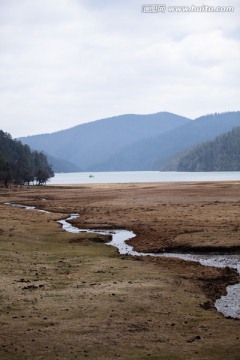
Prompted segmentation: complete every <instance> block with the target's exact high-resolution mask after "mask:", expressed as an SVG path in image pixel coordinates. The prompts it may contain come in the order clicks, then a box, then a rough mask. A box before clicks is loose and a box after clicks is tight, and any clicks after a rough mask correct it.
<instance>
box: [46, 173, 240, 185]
mask: <svg viewBox="0 0 240 360" xmlns="http://www.w3.org/2000/svg"><path fill="white" fill-rule="evenodd" d="M178 181H180V182H184V181H187V182H188V181H240V171H233V172H230V171H223V172H175V171H170V172H167V171H166V172H165V171H164V172H161V171H119V172H79V173H56V174H55V177H54V178H51V179H50V181H49V182H48V184H52V185H57V184H59V185H65V184H97V183H100V184H110V183H137V182H138V183H141V182H178Z"/></svg>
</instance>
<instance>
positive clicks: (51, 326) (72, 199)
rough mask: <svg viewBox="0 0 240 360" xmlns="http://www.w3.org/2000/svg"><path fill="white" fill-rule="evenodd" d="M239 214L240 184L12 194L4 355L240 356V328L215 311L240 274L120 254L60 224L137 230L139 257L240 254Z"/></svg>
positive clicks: (1, 340)
mask: <svg viewBox="0 0 240 360" xmlns="http://www.w3.org/2000/svg"><path fill="white" fill-rule="evenodd" d="M8 201H15V202H19V203H22V204H26V205H35V206H37V207H38V208H41V209H46V210H49V211H53V212H55V213H54V214H42V213H39V212H37V211H29V210H25V209H20V208H13V207H10V206H6V205H4V202H8ZM239 210H240V184H239V183H182V184H177V183H176V184H163V183H160V184H121V185H120V184H119V185H116V184H115V185H113V184H112V185H86V186H74V187H73V186H72V187H71V186H62V187H60V186H59V187H54V186H47V187H26V188H22V189H0V256H1V262H0V271H1V279H0V304H1V307H0V325H1V327H0V358H1V359H6V360H8V359H33V360H35V359H36V360H37V359H85V358H88V359H115V358H119V359H127V360H128V359H184V360H185V359H231V360H232V359H233V360H234V359H236V360H237V359H239V351H240V341H239V337H240V335H239V334H240V322H239V321H237V320H233V319H226V318H224V316H223V315H222V314H219V313H218V312H217V311H216V310H215V309H214V307H213V304H214V301H215V299H216V298H217V297H219V296H220V295H221V294H223V293H224V292H225V287H226V285H227V284H229V283H234V282H237V275H236V272H235V271H233V270H231V269H225V270H221V269H215V268H210V267H203V266H201V265H199V264H197V263H193V262H186V261H182V260H177V259H164V258H157V259H156V258H149V257H146V258H134V257H131V256H120V255H118V253H117V250H116V249H114V248H112V247H110V246H106V245H105V244H103V243H102V241H103V238H102V237H100V236H99V235H92V234H86V233H82V234H70V233H66V232H64V231H63V230H62V229H61V227H60V225H59V224H57V222H56V220H57V219H60V218H64V217H65V214H68V213H72V212H74V213H79V214H80V215H81V217H80V218H79V219H76V220H74V223H75V224H76V225H77V226H80V227H82V228H95V227H97V228H112V229H113V228H126V229H128V230H133V231H134V232H135V233H136V234H137V237H136V238H135V239H133V240H131V243H132V244H133V245H134V247H135V249H136V250H139V251H146V252H150V251H151V252H161V251H164V250H174V249H182V250H183V249H187V250H189V249H190V250H192V251H194V250H195V249H197V250H198V251H199V250H202V251H206V250H208V249H210V250H211V251H213V250H216V251H220V252H222V251H226V252H228V251H229V252H239V248H240V226H239V214H240V211H239Z"/></svg>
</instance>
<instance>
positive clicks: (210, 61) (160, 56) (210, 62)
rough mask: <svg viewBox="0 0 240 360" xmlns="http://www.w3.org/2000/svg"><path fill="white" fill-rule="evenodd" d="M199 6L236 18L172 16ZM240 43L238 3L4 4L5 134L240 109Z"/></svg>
mask: <svg viewBox="0 0 240 360" xmlns="http://www.w3.org/2000/svg"><path fill="white" fill-rule="evenodd" d="M152 3H155V4H166V9H165V12H164V13H161V12H159V13H148V12H142V5H143V4H148V5H149V4H152ZM192 4H193V5H194V6H202V5H203V4H204V5H209V6H230V5H231V6H234V11H233V12H201V13H200V12H188V13H186V12H178V13H177V12H176V13H174V12H170V11H169V10H168V6H173V5H179V6H183V5H192ZM144 9H145V11H146V10H149V9H150V8H149V7H148V8H147V7H145V8H144ZM239 38H240V2H239V0H206V1H200V0H188V1H187V0H179V1H176V0H169V1H168V0H167V1H166V0H163V1H160V2H151V1H150V2H149V1H147V0H146V1H145V2H144V1H139V0H0V92H1V94H0V129H2V130H4V131H6V132H9V133H11V134H12V135H13V137H17V136H24V135H32V134H39V133H47V132H53V131H56V130H61V129H66V128H69V127H72V126H75V125H78V124H80V123H84V122H88V121H92V120H96V119H101V118H104V117H109V116H114V115H120V114H126V113H128V114H129V113H135V114H149V113H155V112H159V111H169V112H173V113H176V114H179V115H183V116H188V117H190V118H195V117H197V116H200V115H203V114H207V113H212V112H223V111H233V110H240V106H239V101H240V100H239V99H240V81H239V79H240V44H239Z"/></svg>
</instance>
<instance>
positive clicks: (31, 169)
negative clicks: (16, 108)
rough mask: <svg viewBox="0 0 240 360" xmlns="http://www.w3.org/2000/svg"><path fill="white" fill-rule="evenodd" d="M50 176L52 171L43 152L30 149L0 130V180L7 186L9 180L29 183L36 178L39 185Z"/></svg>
mask: <svg viewBox="0 0 240 360" xmlns="http://www.w3.org/2000/svg"><path fill="white" fill-rule="evenodd" d="M52 176H54V173H53V171H52V168H51V166H50V165H49V164H48V162H47V158H46V156H45V155H44V154H43V153H41V152H37V151H31V149H30V147H29V146H28V145H23V144H22V143H21V142H20V141H18V140H13V139H12V137H11V135H10V134H8V133H4V132H3V131H2V130H0V182H3V183H4V184H5V186H7V185H8V183H9V182H10V181H13V182H14V183H15V184H24V183H28V184H29V183H30V182H33V181H34V180H36V182H37V183H38V184H39V185H41V184H44V183H45V182H46V181H47V180H48V179H49V178H50V177H52Z"/></svg>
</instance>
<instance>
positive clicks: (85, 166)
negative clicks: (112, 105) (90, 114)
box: [20, 112, 191, 171]
mask: <svg viewBox="0 0 240 360" xmlns="http://www.w3.org/2000/svg"><path fill="white" fill-rule="evenodd" d="M190 121H191V120H190V119H188V118H185V117H183V116H179V115H175V114H171V113H167V112H161V113H156V114H150V115H134V114H133V115H131V114H130V115H120V116H115V117H112V118H107V119H102V120H96V121H94V122H91V123H86V124H81V125H78V126H75V127H73V128H70V129H67V130H62V131H58V132H55V133H52V134H43V135H35V136H28V137H22V138H20V139H21V141H22V142H23V143H25V144H28V145H29V146H30V147H31V148H33V149H36V150H41V151H44V152H45V153H47V154H50V155H52V156H54V157H58V158H62V159H65V160H68V161H71V162H72V163H74V164H75V165H77V166H78V167H80V168H81V169H82V170H83V171H84V170H85V171H94V170H96V169H98V166H99V164H101V163H103V162H105V161H107V160H108V159H109V158H110V157H111V156H112V155H113V154H114V153H115V152H117V151H119V150H120V149H122V148H124V147H125V146H128V145H131V144H133V143H135V142H137V141H141V140H143V139H146V138H151V137H153V136H156V135H158V134H163V133H165V132H168V131H170V130H173V129H175V128H177V127H179V126H182V125H184V124H186V123H188V122H190Z"/></svg>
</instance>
